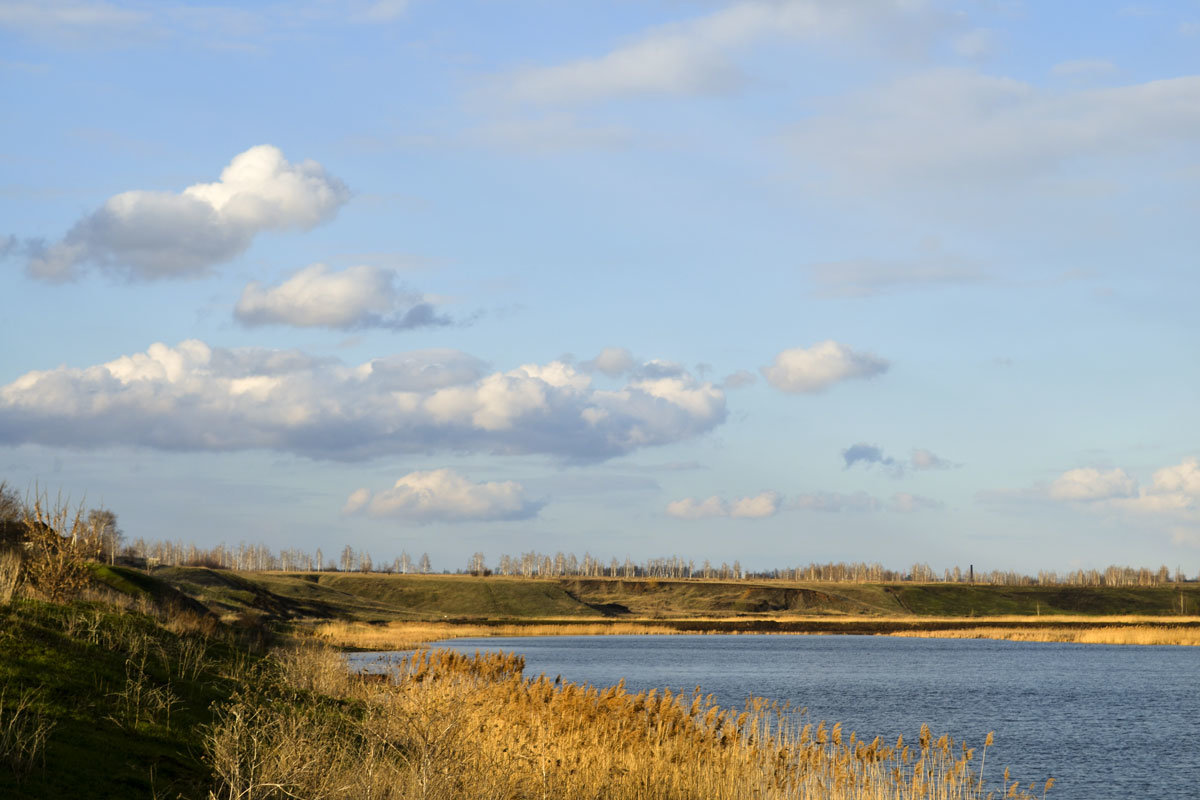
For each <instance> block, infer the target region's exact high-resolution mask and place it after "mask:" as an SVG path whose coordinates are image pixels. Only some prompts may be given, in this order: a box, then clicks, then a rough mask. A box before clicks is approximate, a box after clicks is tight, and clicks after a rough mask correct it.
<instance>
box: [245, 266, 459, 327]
mask: <svg viewBox="0 0 1200 800" xmlns="http://www.w3.org/2000/svg"><path fill="white" fill-rule="evenodd" d="M234 316H235V317H236V318H237V320H238V321H239V322H241V323H242V324H243V325H272V324H274V325H294V326H296V327H301V328H316V327H321V328H337V329H341V330H352V329H358V328H389V329H392V330H406V329H409V328H420V327H426V326H430V325H446V324H449V322H450V320H449V319H448V318H447V317H444V316H439V315H438V314H437V313H436V312H435V311H434V308H433V305H432V304H430V303H429V302H428V301H426V300H425V298H423V297H422V296H421V295H419V294H412V293H408V292H404V291H402V290H400V289H399V288H398V287H397V286H396V273H395V272H393V271H392V270H388V269H381V268H379V267H370V266H358V267H349V268H347V269H344V270H341V271H340V272H338V271H334V270H331V269H330V268H329V267H327V266H326V265H325V264H312V265H310V266H307V267H304V268H303V269H301V270H298V271H297V272H295V273H294V274H293V275H292V276H291V277H290V278H288V279H287V280H285V281H284V282H283V283H280V284H278V285H277V286H263V285H262V284H261V283H259V282H258V281H252V282H251V283H249V284H247V285H246V288H245V289H244V290H243V291H242V297H241V299H240V300H239V301H238V304H237V307H236V308H235V309H234Z"/></svg>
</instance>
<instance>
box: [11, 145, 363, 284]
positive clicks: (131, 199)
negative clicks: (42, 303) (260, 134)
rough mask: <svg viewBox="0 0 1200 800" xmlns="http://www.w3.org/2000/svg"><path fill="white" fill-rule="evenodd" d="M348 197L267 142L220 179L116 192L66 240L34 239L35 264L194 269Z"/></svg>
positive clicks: (313, 219)
mask: <svg viewBox="0 0 1200 800" xmlns="http://www.w3.org/2000/svg"><path fill="white" fill-rule="evenodd" d="M349 198H350V192H349V190H348V189H347V188H346V186H345V184H343V183H342V182H341V181H340V180H338V179H337V178H335V177H333V176H331V175H329V174H327V173H326V172H325V169H324V167H322V166H321V165H320V164H318V163H317V162H315V161H301V162H299V163H295V164H292V163H289V162H288V161H287V159H285V158H284V156H283V153H282V152H280V150H279V149H278V148H276V147H272V146H271V145H265V144H264V145H259V146H257V147H252V148H250V149H249V150H247V151H245V152H244V153H240V154H239V155H237V156H235V157H234V159H233V160H232V161H231V162H229V166H227V167H225V169H224V170H223V171H222V172H221V177H220V179H219V180H217V181H216V182H214V183H198V184H195V185H194V186H189V187H188V188H186V189H184V190H183V191H182V192H179V193H177V194H176V193H171V192H154V191H140V190H135V191H129V192H122V193H121V194H118V195H114V196H113V197H110V198H109V199H108V200H107V201H105V203H104V205H103V206H101V207H100V208H99V209H97V210H96V211H93V212H92V213H90V214H88V215H86V216H84V217H83V218H82V219H80V220H79V221H78V222H76V223H75V225H74V226H73V227H72V228H71V229H70V230H69V231H68V232H67V234H66V235H65V236H64V237H63V238H62V239H61V240H60V241H58V242H55V243H53V244H50V245H48V246H45V245H38V244H32V245H30V246H29V247H28V249H30V250H31V251H32V254H31V256H30V258H29V262H28V264H27V269H28V271H29V274H30V275H32V276H33V277H35V278H38V279H41V280H45V281H69V280H74V279H76V278H78V277H80V276H81V274H82V273H83V271H84V270H85V269H86V268H88V267H94V268H98V269H100V270H102V271H104V272H108V273H113V274H117V275H121V276H124V277H127V278H130V279H134V280H155V279H163V278H180V277H194V276H196V275H201V274H203V273H205V272H206V271H208V270H209V269H211V268H212V267H213V266H215V265H217V264H221V263H223V262H226V261H229V260H230V259H232V258H234V257H235V256H237V255H238V254H240V253H242V252H244V251H245V250H246V248H248V247H249V246H250V244H251V242H252V241H253V240H254V237H255V236H257V235H258V234H259V233H262V232H264V231H272V230H288V229H300V230H307V229H309V228H312V227H314V226H316V225H318V224H320V223H322V222H326V221H328V220H330V219H332V218H333V217H334V216H335V215H336V214H337V212H338V209H340V208H341V207H342V205H344V204H345V203H346V201H347V200H348V199H349Z"/></svg>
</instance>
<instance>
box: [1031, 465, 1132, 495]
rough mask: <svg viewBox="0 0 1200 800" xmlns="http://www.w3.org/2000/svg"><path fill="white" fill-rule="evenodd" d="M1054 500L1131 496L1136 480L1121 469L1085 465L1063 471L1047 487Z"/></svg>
mask: <svg viewBox="0 0 1200 800" xmlns="http://www.w3.org/2000/svg"><path fill="white" fill-rule="evenodd" d="M1047 494H1048V495H1049V496H1050V497H1051V498H1052V499H1054V500H1084V501H1089V500H1108V499H1110V498H1113V497H1133V496H1134V495H1136V494H1137V481H1135V480H1134V479H1133V478H1132V477H1130V476H1129V475H1128V474H1127V473H1126V472H1125V470H1123V469H1112V470H1108V471H1107V472H1102V471H1101V470H1098V469H1094V468H1092V467H1085V468H1081V469H1072V470H1068V471H1066V472H1064V473H1063V474H1062V475H1060V476H1059V477H1058V478H1056V479H1055V480H1054V481H1053V482H1052V483H1051V484H1050V487H1049V488H1048V489H1047Z"/></svg>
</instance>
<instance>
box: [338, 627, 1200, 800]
mask: <svg viewBox="0 0 1200 800" xmlns="http://www.w3.org/2000/svg"><path fill="white" fill-rule="evenodd" d="M439 646H444V647H447V648H448V649H453V650H458V651H461V652H465V653H473V652H475V651H476V650H481V651H493V652H495V651H501V652H516V653H520V654H521V655H523V656H525V659H526V670H525V673H526V675H528V676H534V675H537V674H539V673H545V674H546V675H549V676H551V677H553V676H556V675H561V676H562V677H563V679H564V680H569V681H573V682H575V683H587V684H592V685H595V686H611V685H613V684H615V683H617V682H618V681H620V680H621V679H624V680H625V683H626V686H627V687H628V688H629V689H630V690H631V691H639V690H642V689H651V688H663V687H669V688H671V689H672V690H673V691H677V690H684V691H691V690H692V689H694V688H695V687H696V686H700V687H701V688H702V689H703V690H704V692H705V693H709V692H712V693H714V694H716V695H717V699H718V701H719V702H720V703H721V704H722V705H734V706H740V705H741V704H742V703H743V702H744V701H745V699H746V698H747V697H748V696H750V695H758V696H761V697H766V698H769V699H771V700H778V701H780V702H781V703H782V702H785V701H790V702H791V703H792V705H793V706H800V707H805V708H807V709H808V715H809V717H810V718H811V719H812V720H813V721H817V720H821V719H825V720H828V721H830V722H831V723H832V722H836V721H840V722H842V723H843V725H844V728H845V730H846V732H847V733H848V732H849V731H851V730H855V731H858V733H859V736H860V738H865V739H867V740H870V739H872V738H873V737H875V736H877V735H878V736H883V737H884V738H885V739H892V740H894V739H895V737H896V736H897V735H898V734H901V733H903V734H904V736H905V738H906V739H910V740H912V741H914V742H915V740H916V736H917V732H918V730H919V729H920V726H921V723H922V722H927V723H929V725H930V727H932V728H933V730H934V733H935V735H940V734H942V733H948V734H950V735H951V736H952V737H953V738H955V739H956V740H965V741H966V742H967V744H968V745H969V746H975V747H978V746H980V745H982V743H983V739H984V737H985V736H986V735H987V733H988V731H995V733H996V746H995V747H994V748H991V749H989V751H988V756H987V767H986V774H985V778H987V777H991V778H993V779H998V778H999V776H1000V774H1001V773H1002V772H1003V769H1004V767H1005V766H1009V767H1011V768H1012V773H1013V777H1014V778H1019V779H1020V780H1021V781H1022V783H1023V784H1025V785H1028V783H1029V782H1031V781H1038V784H1039V789H1040V785H1041V782H1042V781H1044V780H1045V779H1046V778H1047V777H1051V776H1053V777H1054V778H1055V781H1056V785H1055V788H1054V789H1052V790H1051V796H1052V797H1057V798H1061V800H1110V799H1111V800H1116V799H1117V798H1121V800H1128V798H1135V797H1136V798H1189V800H1195V799H1196V798H1200V680H1198V678H1200V648H1188V647H1140V646H1130V645H1122V646H1114V645H1086V644H1066V643H1061V644H1060V643H1043V642H1006V641H992V640H976V639H908V638H892V637H882V636H747V635H740V636H722V635H702V636H546V637H522V638H511V639H499V638H497V639H458V640H455V641H453V642H443V643H440V644H439ZM378 656H379V654H377V653H370V654H366V653H364V654H357V655H356V656H355V661H356V662H357V663H359V664H366V663H369V662H370V661H373V660H375V659H376V658H377V657H378ZM976 758H978V751H977V753H976Z"/></svg>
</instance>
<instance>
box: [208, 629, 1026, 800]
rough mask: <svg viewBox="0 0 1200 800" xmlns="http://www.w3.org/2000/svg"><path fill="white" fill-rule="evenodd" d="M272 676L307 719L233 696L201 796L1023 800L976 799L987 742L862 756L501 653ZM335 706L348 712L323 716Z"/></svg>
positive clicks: (759, 710) (828, 735)
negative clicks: (527, 672)
mask: <svg viewBox="0 0 1200 800" xmlns="http://www.w3.org/2000/svg"><path fill="white" fill-rule="evenodd" d="M277 661H278V663H279V665H280V666H279V669H280V674H282V675H283V676H285V678H286V681H287V683H288V685H290V686H292V687H294V689H295V690H297V691H299V692H301V694H298V695H296V696H295V697H296V698H306V700H305V702H308V703H309V705H307V706H303V705H298V704H297V703H296V702H293V703H281V702H278V700H272V699H271V698H268V697H266V696H264V695H261V694H259V695H256V694H254V693H253V692H250V691H247V692H244V693H243V694H241V695H239V696H238V697H237V698H236V699H235V701H234V702H233V703H232V704H230V705H229V706H227V707H226V708H225V709H224V710H223V711H221V713H220V716H219V719H218V721H217V722H216V724H214V726H213V727H212V728H211V729H210V731H209V735H208V737H207V741H206V750H207V753H208V759H209V761H210V763H211V764H212V766H213V770H214V773H215V774H216V775H217V776H219V782H218V785H217V787H216V789H215V790H214V792H213V794H212V795H211V796H212V798H243V797H255V798H263V799H264V800H265V799H266V798H284V797H307V798H334V797H370V798H380V799H381V800H382V799H384V798H401V797H404V798H424V799H425V800H441V799H442V798H496V799H497V800H500V799H501V798H503V799H505V800H515V799H516V798H567V797H569V798H581V800H600V799H601V798H603V799H604V800H635V798H636V799H637V800H657V799H659V798H661V799H662V800H668V799H669V800H676V799H678V800H683V799H684V798H700V797H703V798H706V800H735V799H736V800H742V799H743V798H759V799H760V800H791V799H792V798H795V799H797V800H799V799H801V798H804V799H805V800H818V799H820V800H851V799H852V798H853V799H854V800H917V799H918V798H924V799H928V800H979V799H980V798H984V797H989V796H1000V797H1014V798H1032V797H1033V796H1034V795H1032V794H1029V793H1026V792H1022V791H1021V789H1020V788H1019V787H1018V786H1017V785H1016V784H1010V783H1009V781H1008V780H1007V779H1006V780H1005V781H1004V785H1003V786H1001V785H1000V779H999V777H998V776H997V777H996V778H995V779H993V780H992V781H990V782H988V783H990V785H988V784H987V783H985V780H984V779H985V778H986V777H987V776H986V775H982V774H981V773H982V772H983V767H984V764H983V761H984V759H983V753H984V752H986V749H987V746H988V745H990V744H991V738H990V737H989V740H988V742H987V743H985V745H984V748H983V751H982V752H981V753H980V758H979V759H978V760H977V759H976V758H975V752H974V751H973V750H971V749H968V748H967V747H965V745H960V744H957V743H955V742H954V741H952V740H951V739H950V738H949V737H947V736H942V737H940V738H935V737H934V736H933V734H932V733H930V731H929V729H928V728H927V727H923V728H922V730H921V734H920V736H919V737H918V739H917V741H916V742H913V743H908V742H906V741H904V739H903V738H901V739H900V740H897V741H896V742H894V743H884V742H882V741H881V740H880V739H878V738H876V739H873V740H871V741H864V740H862V739H859V738H858V736H857V735H856V734H855V733H847V732H846V731H844V730H843V729H842V726H841V725H833V726H828V725H826V724H825V723H824V722H822V723H820V724H819V725H816V726H814V725H811V724H802V723H803V719H802V718H800V717H798V716H797V715H795V714H793V713H792V712H791V710H790V709H788V708H787V707H780V706H778V705H775V704H771V703H768V702H766V701H762V700H754V701H751V702H750V703H748V704H747V706H746V707H745V708H744V709H742V710H737V709H725V708H721V707H719V706H717V705H716V704H715V702H714V700H713V698H712V697H711V696H704V695H702V694H701V693H700V691H699V689H697V690H696V691H695V692H693V693H687V694H672V693H671V692H670V691H667V690H664V691H661V692H658V691H649V692H641V693H636V694H635V693H631V692H628V691H626V690H625V688H624V687H623V685H618V686H615V687H610V688H607V689H598V688H595V687H589V686H578V685H575V684H572V683H564V682H561V681H559V680H550V679H548V678H546V677H545V676H541V677H538V678H533V679H528V678H525V677H524V676H523V675H522V670H523V668H524V661H523V659H521V658H520V657H518V656H515V655H502V654H485V655H480V654H476V655H475V656H474V657H469V656H464V655H461V654H459V653H454V652H449V651H432V652H430V651H421V652H418V653H415V654H413V655H412V656H410V657H409V658H408V659H406V660H405V661H403V662H402V663H400V664H399V666H398V668H397V670H396V672H395V673H394V674H393V675H391V676H390V677H382V676H381V677H375V678H367V677H357V676H351V675H350V674H349V673H348V672H347V671H346V670H345V668H344V667H342V666H340V665H339V664H338V658H337V656H336V654H334V653H332V652H331V651H329V650H325V651H322V650H320V649H313V648H311V647H310V648H308V649H305V650H302V651H300V652H292V653H286V654H281V655H280V656H278V658H277ZM335 667H336V668H335ZM317 691H320V692H321V693H322V695H324V694H325V693H329V695H332V698H333V699H335V703H336V705H333V706H331V705H330V704H329V701H328V700H324V701H322V700H321V697H320V696H317V695H314V694H312V693H313V692H317ZM326 697H328V695H326ZM346 708H352V709H357V711H356V712H355V714H352V715H347V714H345V713H341V714H339V713H337V709H343V710H344V709H346ZM976 763H978V764H979V768H978V769H976V768H975V764H976Z"/></svg>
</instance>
